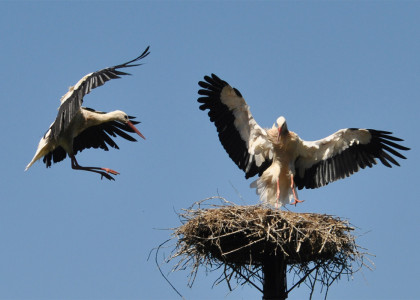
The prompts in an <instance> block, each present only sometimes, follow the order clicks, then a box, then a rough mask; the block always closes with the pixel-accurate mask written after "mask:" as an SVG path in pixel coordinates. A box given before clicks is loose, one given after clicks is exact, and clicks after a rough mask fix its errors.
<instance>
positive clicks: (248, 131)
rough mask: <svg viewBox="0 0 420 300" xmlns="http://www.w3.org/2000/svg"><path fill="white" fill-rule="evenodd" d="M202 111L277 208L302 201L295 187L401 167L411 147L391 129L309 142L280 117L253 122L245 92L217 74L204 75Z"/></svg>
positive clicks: (350, 132)
mask: <svg viewBox="0 0 420 300" xmlns="http://www.w3.org/2000/svg"><path fill="white" fill-rule="evenodd" d="M204 80H205V81H200V82H199V86H200V87H201V88H202V89H200V90H199V91H198V93H199V95H201V97H199V98H198V102H199V103H201V105H200V109H201V110H207V109H208V110H209V112H208V115H209V117H210V121H212V122H214V124H215V126H216V128H217V131H218V134H219V139H220V141H221V143H222V145H223V147H224V148H225V150H226V152H227V153H228V154H229V156H230V158H231V159H232V160H233V161H234V162H235V163H236V164H237V166H238V167H239V168H240V169H242V170H243V171H244V172H245V178H250V177H253V176H256V175H259V178H258V179H257V180H256V181H254V182H252V183H251V187H253V188H256V191H257V194H259V196H260V200H261V201H262V202H265V203H269V204H272V205H275V206H281V205H286V204H296V203H298V202H301V200H299V199H298V197H297V192H296V188H298V189H302V188H309V189H312V188H318V187H321V186H324V185H327V184H328V183H330V182H333V181H336V180H338V179H342V178H345V177H348V176H350V175H352V174H353V173H355V172H357V171H358V170H359V169H360V168H362V169H363V168H365V167H366V166H368V167H372V166H373V165H375V164H376V163H377V162H376V159H379V160H380V161H381V162H382V163H383V164H384V165H385V166H387V167H391V166H392V164H394V165H397V166H399V164H398V162H397V161H396V160H395V159H394V157H393V156H392V155H394V156H396V157H399V158H402V159H405V157H404V156H403V155H402V154H401V153H399V152H398V151H397V150H396V149H398V150H404V151H405V150H409V148H407V147H404V146H402V145H400V144H398V143H396V142H399V141H402V139H400V138H396V137H394V136H392V135H391V134H392V133H391V132H387V131H379V130H374V129H359V128H346V129H341V130H338V131H337V132H335V133H333V134H331V135H330V136H328V137H326V138H323V139H320V140H317V141H304V140H302V139H301V138H300V137H299V136H298V135H297V134H296V133H294V132H292V131H289V130H288V127H287V123H286V119H285V118H284V117H283V116H281V117H279V118H278V119H277V120H276V124H274V125H273V127H272V128H270V129H264V128H262V127H260V126H259V125H258V124H257V123H256V121H255V120H254V118H253V116H252V114H251V112H250V109H249V106H248V105H247V104H246V102H245V100H244V98H243V97H242V95H241V93H240V92H239V91H238V90H237V89H235V88H232V87H231V86H230V85H229V84H228V83H227V82H225V81H223V80H221V79H220V78H219V77H217V76H216V75H214V74H212V75H211V76H205V77H204Z"/></svg>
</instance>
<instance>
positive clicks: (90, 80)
mask: <svg viewBox="0 0 420 300" xmlns="http://www.w3.org/2000/svg"><path fill="white" fill-rule="evenodd" d="M149 53H150V52H149V47H147V48H146V50H144V52H143V53H142V54H141V55H140V56H138V57H136V58H135V59H133V60H130V61H128V62H126V63H123V64H120V65H117V66H113V67H109V68H105V69H102V70H100V71H96V72H93V73H90V74H88V75H86V76H84V77H83V78H82V79H80V80H79V82H77V83H76V85H75V86H73V87H71V88H70V89H69V91H68V92H67V93H66V94H65V95H64V96H63V97H62V98H61V105H60V107H59V109H58V114H57V118H56V119H55V121H54V123H53V124H52V126H51V137H52V138H54V139H57V137H58V136H59V135H60V133H61V132H62V131H63V130H65V129H66V128H67V126H68V125H69V124H70V122H71V120H72V119H73V117H74V116H75V115H76V113H77V112H78V111H79V109H80V107H81V106H82V103H83V97H84V96H85V95H87V94H89V93H90V91H91V90H93V89H94V88H97V87H98V86H101V85H103V84H105V82H107V81H109V80H111V79H116V78H120V76H121V75H130V74H129V73H125V72H122V71H119V69H122V68H130V67H135V66H139V65H141V64H133V62H136V61H139V60H140V59H142V58H145V57H146V56H147V55H149Z"/></svg>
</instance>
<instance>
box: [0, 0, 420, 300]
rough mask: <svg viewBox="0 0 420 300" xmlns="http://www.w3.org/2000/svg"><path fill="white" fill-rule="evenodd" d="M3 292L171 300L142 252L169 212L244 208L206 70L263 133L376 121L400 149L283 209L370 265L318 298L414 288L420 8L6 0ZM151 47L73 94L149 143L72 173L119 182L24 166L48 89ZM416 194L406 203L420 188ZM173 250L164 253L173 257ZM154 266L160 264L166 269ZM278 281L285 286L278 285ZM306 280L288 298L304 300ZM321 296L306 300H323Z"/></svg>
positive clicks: (200, 288) (47, 117) (207, 279)
mask: <svg viewBox="0 0 420 300" xmlns="http://www.w3.org/2000/svg"><path fill="white" fill-rule="evenodd" d="M0 7H1V15H2V17H1V18H0V36H1V43H0V53H1V57H0V62H1V66H2V71H1V72H0V79H1V82H2V84H1V87H0V90H1V103H2V108H3V109H2V118H1V127H2V129H3V130H2V136H3V143H2V149H1V150H0V151H1V154H2V157H3V159H2V161H1V166H2V175H1V177H2V180H1V181H0V182H1V183H0V184H1V189H0V193H1V194H0V195H1V200H0V298H2V299H58V298H60V299H178V296H177V294H175V293H174V292H173V291H172V289H171V288H170V287H169V285H168V284H167V283H166V281H165V280H164V279H163V278H162V277H161V275H160V273H159V271H158V270H157V267H156V265H155V263H154V260H153V259H150V260H148V255H149V253H150V251H151V250H152V249H153V248H154V247H156V246H158V245H159V244H160V243H162V242H163V241H165V240H166V239H168V238H169V237H170V235H171V233H172V232H171V230H168V228H173V227H176V226H179V225H180V222H179V219H178V217H177V214H176V212H179V211H181V209H182V208H187V207H189V206H190V205H191V204H192V203H193V202H195V201H198V200H201V199H204V198H207V197H210V196H214V195H221V196H223V197H225V198H227V199H228V200H230V201H233V202H236V203H238V204H255V203H257V201H258V198H257V196H256V195H255V193H254V190H251V189H250V188H249V183H250V182H251V181H252V180H245V178H244V174H243V172H242V171H241V170H239V169H238V168H237V167H236V165H235V164H234V163H233V162H232V161H231V160H230V158H229V157H228V155H227V154H226V153H225V151H224V149H223V147H222V146H221V145H220V143H219V141H218V138H217V134H216V129H215V127H214V125H213V124H211V123H210V121H209V119H208V117H207V115H206V113H204V112H201V111H200V110H199V109H198V106H199V105H198V103H197V102H196V99H197V91H198V89H199V87H198V85H197V82H198V81H199V80H201V79H202V78H203V76H204V75H208V74H210V73H215V74H217V75H218V76H220V77H221V78H222V79H224V80H226V81H227V82H229V83H230V84H231V85H232V86H234V87H236V88H238V89H239V90H240V92H241V93H242V95H243V96H244V97H245V99H246V100H247V102H248V104H249V105H250V107H251V111H252V113H253V115H254V117H255V119H256V120H257V122H259V124H260V125H261V126H264V127H271V125H272V124H273V123H274V122H275V120H276V118H277V117H278V116H280V115H283V116H285V117H286V118H287V121H288V127H289V129H290V130H292V131H295V132H297V133H298V134H299V135H300V137H301V138H303V139H305V140H316V139H319V138H323V137H325V136H327V135H329V134H331V133H333V132H335V131H336V130H338V129H341V128H346V127H365V128H374V129H380V130H389V131H392V132H394V134H395V135H396V136H398V137H401V138H403V139H405V142H404V145H406V146H408V147H411V148H412V150H411V151H409V152H408V153H406V154H407V155H406V156H407V157H408V159H407V160H405V161H401V167H400V168H393V169H388V168H386V167H384V166H382V165H380V166H376V167H374V168H372V169H368V170H362V171H361V172H359V173H357V174H356V175H354V176H352V177H351V178H347V179H345V180H341V181H339V182H335V183H333V184H330V185H328V186H327V187H323V188H320V189H317V190H303V191H300V198H301V199H305V200H306V201H305V203H303V204H302V205H298V207H297V208H294V207H291V208H290V209H291V210H293V211H297V212H318V213H327V214H331V215H335V216H339V217H342V218H345V219H348V220H349V221H350V222H351V223H352V224H354V225H355V226H357V227H358V233H357V234H358V235H360V237H358V240H357V242H358V244H359V245H360V246H362V247H365V248H367V249H368V251H369V252H370V253H373V254H375V255H376V257H374V258H373V261H374V262H375V265H376V269H375V270H374V271H369V270H367V269H365V270H364V271H363V272H359V273H356V274H355V276H354V279H353V280H350V281H347V279H343V280H342V281H341V282H338V283H335V284H333V286H332V287H331V288H330V291H329V299H356V298H357V299H395V298H398V299H414V298H415V297H417V296H418V287H417V285H418V284H417V282H418V278H419V277H418V271H417V266H418V265H419V263H420V262H419V256H418V255H417V253H416V252H417V250H418V249H419V233H418V232H419V227H420V226H419V220H418V211H419V208H420V207H419V201H418V200H419V199H418V195H417V194H418V193H417V192H416V185H417V184H418V169H419V167H420V166H419V162H420V157H419V152H418V149H419V147H420V143H419V141H418V137H419V135H418V129H417V128H418V122H419V121H418V119H419V117H420V114H419V112H420V105H419V97H420V59H419V53H420V39H419V36H420V20H419V18H418V16H419V15H420V2H418V1H404V2H402V1H383V2H382V1H372V2H364V1H345V2H334V1H321V2H315V1H298V2H288V1H283V2H280V1H279V2H274V1H270V2H262V3H260V2H258V3H257V2H252V1H246V2H239V1H212V2H210V1H207V2H206V1H182V2H169V1H150V2H149V1H118V2H116V1H115V2H114V1H105V2H102V1H92V2H82V1H69V2H64V1H61V2H58V1H39V2H37V1H27V2H25V1H3V2H0ZM147 45H150V46H151V48H150V50H151V54H150V55H149V56H148V57H147V58H146V59H145V60H144V62H145V64H144V65H142V66H140V67H138V68H132V69H130V71H131V73H132V74H133V76H130V77H128V76H127V77H124V78H123V79H120V80H114V81H111V82H108V83H107V84H106V85H105V86H103V87H100V88H98V89H95V90H94V91H93V92H92V93H91V94H89V95H88V96H87V97H85V105H86V106H88V107H92V108H95V109H97V110H102V111H111V110H115V109H121V110H123V111H125V112H127V113H128V114H129V115H134V116H137V117H138V120H140V121H141V122H142V123H141V124H139V126H138V128H139V129H140V131H141V132H142V133H143V134H144V135H145V136H146V138H147V140H146V141H143V140H139V141H138V142H137V143H130V142H128V141H125V140H122V139H117V143H118V145H119V146H120V150H111V151H109V152H104V151H102V150H86V151H83V152H82V153H81V154H79V155H78V161H79V163H80V164H81V165H92V166H102V167H109V168H113V169H115V170H117V171H119V172H120V173H121V175H119V176H117V178H116V181H115V182H109V181H105V180H102V181H101V180H100V179H99V176H96V175H95V174H91V173H88V172H80V171H73V170H71V168H70V161H69V160H68V159H66V160H65V161H63V162H61V163H59V164H55V165H53V166H52V168H51V169H46V168H45V166H44V165H43V164H42V163H36V164H35V165H34V166H32V168H31V169H30V170H29V171H28V172H24V171H23V170H24V167H25V166H26V164H27V163H28V162H29V161H30V159H31V158H32V156H33V154H34V153H35V150H36V147H37V145H38V142H39V139H40V138H41V137H42V135H43V134H44V132H45V131H46V130H47V128H48V126H49V125H50V124H51V122H53V120H54V119H55V117H56V113H57V110H56V109H57V107H58V106H59V99H60V97H61V96H62V95H63V94H64V93H65V92H66V91H67V88H68V87H69V86H71V85H73V84H75V83H76V82H77V81H78V80H79V79H80V78H81V77H82V76H84V75H85V74H87V73H90V72H93V71H96V70H98V69H102V68H104V67H108V66H113V65H116V64H120V63H123V62H125V61H127V60H130V59H132V58H134V57H136V56H137V55H139V54H140V53H141V52H142V51H143V50H144V49H145V47H146V46H147ZM416 195H417V196H416ZM170 251H171V248H169V249H165V250H164V251H162V253H161V256H159V259H162V255H163V254H164V255H166V256H167V255H169V254H170ZM162 267H163V270H164V272H165V274H167V273H168V272H169V271H170V267H171V266H168V265H163V266H162ZM187 275H188V271H185V272H177V273H172V274H169V276H168V279H169V280H170V281H171V282H172V284H174V285H175V286H176V288H177V289H178V290H179V291H180V292H181V293H182V294H183V295H184V296H185V297H186V298H187V299H259V298H260V296H261V295H260V293H259V292H258V291H256V290H254V289H253V288H252V287H249V286H244V287H238V288H237V289H236V290H235V291H233V292H229V291H228V288H227V286H226V285H224V284H220V285H217V286H215V287H213V282H214V280H215V279H216V278H217V277H218V276H219V274H218V273H217V274H216V273H214V274H205V273H204V272H200V273H199V274H198V277H197V279H196V282H195V284H194V286H193V287H192V288H189V287H187V278H186V277H187ZM290 281H291V279H290ZM308 294H309V290H308V288H307V287H305V286H302V287H301V288H300V289H298V290H294V291H293V292H292V293H291V294H290V295H289V299H304V298H307V296H308ZM322 297H323V294H320V291H319V290H317V291H316V292H315V294H314V299H322Z"/></svg>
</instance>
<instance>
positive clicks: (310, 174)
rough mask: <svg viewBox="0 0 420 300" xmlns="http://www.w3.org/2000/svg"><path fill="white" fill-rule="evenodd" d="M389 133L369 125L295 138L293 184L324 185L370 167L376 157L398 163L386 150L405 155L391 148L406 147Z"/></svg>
mask: <svg viewBox="0 0 420 300" xmlns="http://www.w3.org/2000/svg"><path fill="white" fill-rule="evenodd" d="M390 134H392V133H391V132H387V131H379V130H373V129H358V128H347V129H341V130H339V131H337V132H336V133H334V134H332V135H330V136H328V137H326V138H324V139H321V140H318V141H314V142H307V141H303V140H299V142H300V143H299V146H298V148H297V153H296V155H297V158H296V160H295V163H294V167H295V177H294V179H295V183H296V185H297V187H298V188H299V189H302V188H304V187H305V188H318V187H321V186H324V185H327V184H328V183H330V182H333V181H336V180H338V179H341V178H345V177H348V176H350V175H351V174H353V173H355V172H357V171H358V170H359V169H360V168H362V169H364V168H365V167H366V166H368V167H372V166H373V165H375V164H376V158H378V159H379V160H380V161H381V162H382V163H383V164H384V165H385V166H387V167H391V164H390V163H392V164H394V165H397V166H399V164H398V162H397V161H396V160H395V159H394V158H393V157H392V156H391V155H390V154H393V155H395V156H397V157H399V158H402V159H405V157H404V156H403V155H402V154H400V153H399V152H397V151H396V150H395V149H394V148H396V149H399V150H409V148H407V147H404V146H401V145H399V144H397V143H395V142H393V141H402V139H400V138H396V137H393V136H391V135H390ZM386 151H387V152H386ZM388 152H389V153H388Z"/></svg>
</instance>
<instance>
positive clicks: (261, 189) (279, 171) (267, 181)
mask: <svg viewBox="0 0 420 300" xmlns="http://www.w3.org/2000/svg"><path fill="white" fill-rule="evenodd" d="M290 175H291V172H290V169H289V168H288V166H282V165H281V164H280V162H279V161H275V162H274V163H273V164H272V165H271V166H270V167H269V168H268V169H267V170H265V171H264V173H263V174H262V175H261V177H260V178H258V179H257V180H256V181H254V182H252V183H251V187H252V188H256V189H257V190H256V192H257V194H258V195H259V196H260V200H261V201H262V202H265V203H269V204H271V205H274V206H279V205H280V206H283V205H286V204H289V203H291V202H292V201H293V191H292V189H291V178H290ZM277 187H278V189H277ZM277 191H279V197H277Z"/></svg>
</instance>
